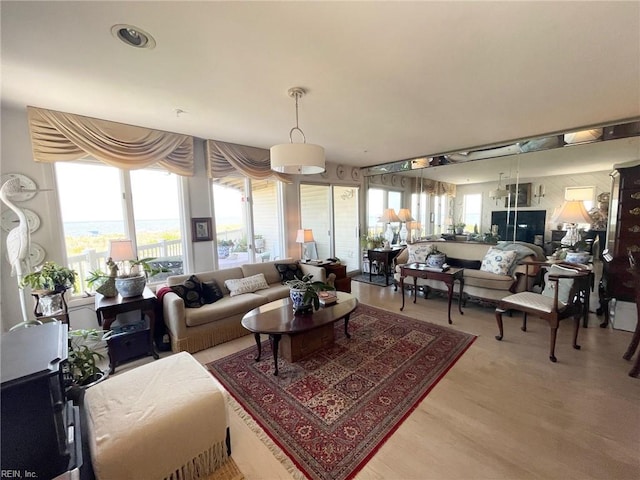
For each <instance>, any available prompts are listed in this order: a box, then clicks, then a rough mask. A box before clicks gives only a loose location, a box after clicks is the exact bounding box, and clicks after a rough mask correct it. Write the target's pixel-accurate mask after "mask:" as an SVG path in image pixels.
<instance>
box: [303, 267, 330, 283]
mask: <svg viewBox="0 0 640 480" xmlns="http://www.w3.org/2000/svg"><path fill="white" fill-rule="evenodd" d="M299 265H300V270H302V273H304V274H305V275H313V281H314V282H326V281H327V271H326V270H325V268H324V267H321V266H319V265H310V264H308V263H300V264H299Z"/></svg>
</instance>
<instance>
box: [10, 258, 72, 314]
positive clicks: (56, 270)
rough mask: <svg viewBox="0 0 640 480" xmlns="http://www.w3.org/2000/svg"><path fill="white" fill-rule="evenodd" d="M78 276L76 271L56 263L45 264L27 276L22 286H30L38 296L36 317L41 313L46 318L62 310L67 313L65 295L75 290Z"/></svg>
mask: <svg viewBox="0 0 640 480" xmlns="http://www.w3.org/2000/svg"><path fill="white" fill-rule="evenodd" d="M76 276H77V274H76V271H75V270H72V269H70V268H67V267H63V266H61V265H58V264H57V263H55V262H45V263H44V265H42V267H41V268H40V269H38V270H36V271H35V272H31V273H28V274H27V275H25V276H24V277H23V278H22V281H21V283H20V285H21V286H22V287H25V286H28V287H29V288H31V290H32V293H33V294H34V295H36V296H37V298H38V309H37V312H36V315H40V313H41V314H42V315H44V316H49V315H53V314H55V313H56V312H60V311H61V310H64V311H65V312H66V302H65V300H64V293H65V292H66V291H67V290H68V289H70V288H71V289H73V288H74V284H75V281H76ZM39 312H40V313H39Z"/></svg>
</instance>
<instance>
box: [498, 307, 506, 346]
mask: <svg viewBox="0 0 640 480" xmlns="http://www.w3.org/2000/svg"><path fill="white" fill-rule="evenodd" d="M503 313H504V310H502V309H500V308H496V321H497V322H498V331H499V332H500V334H499V335H496V340H502V335H503V333H504V332H503V329H502V314H503Z"/></svg>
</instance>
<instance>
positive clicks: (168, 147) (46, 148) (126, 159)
mask: <svg viewBox="0 0 640 480" xmlns="http://www.w3.org/2000/svg"><path fill="white" fill-rule="evenodd" d="M27 114H28V117H29V130H30V132H31V143H32V147H33V158H34V160H35V161H36V162H45V163H52V162H61V161H69V160H79V159H81V158H84V157H87V156H88V155H90V156H92V157H93V158H95V159H96V160H100V161H101V162H104V163H106V164H108V165H111V166H114V167H117V168H121V169H124V170H135V169H139V168H144V167H148V166H149V165H153V164H156V163H157V164H158V165H160V166H162V167H164V168H166V169H167V170H169V171H170V172H172V173H175V174H177V175H183V176H192V175H193V173H194V160H193V143H194V142H193V137H191V136H189V135H180V134H177V133H171V132H164V131H161V130H152V129H150V128H143V127H137V126H132V125H126V124H123V123H116V122H109V121H107V120H99V119H96V118H90V117H83V116H81V115H74V114H71V113H63V112H56V111H53V110H45V109H43V108H36V107H27Z"/></svg>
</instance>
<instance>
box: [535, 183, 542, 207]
mask: <svg viewBox="0 0 640 480" xmlns="http://www.w3.org/2000/svg"><path fill="white" fill-rule="evenodd" d="M534 197H536V198H537V199H538V205H540V199H541V198H543V197H544V185H542V184H540V185H538V190H537V192H536V194H535V195H534Z"/></svg>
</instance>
